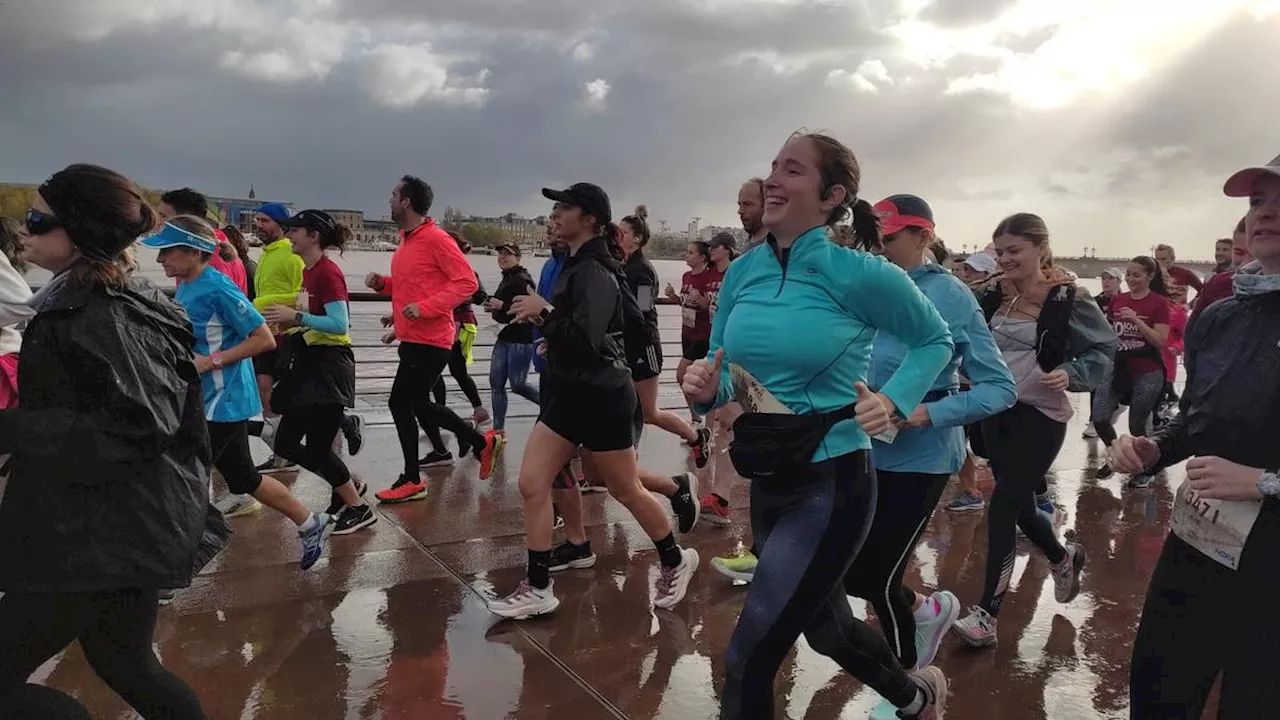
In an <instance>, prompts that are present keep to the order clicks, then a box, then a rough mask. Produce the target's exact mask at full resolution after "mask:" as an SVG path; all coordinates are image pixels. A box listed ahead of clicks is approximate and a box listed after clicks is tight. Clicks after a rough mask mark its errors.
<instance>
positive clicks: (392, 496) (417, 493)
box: [374, 475, 427, 504]
mask: <svg viewBox="0 0 1280 720" xmlns="http://www.w3.org/2000/svg"><path fill="white" fill-rule="evenodd" d="M426 496H427V482H426V481H425V480H423V479H422V478H411V477H409V476H408V475H401V476H400V479H398V480H396V482H395V484H394V485H392V486H391V487H389V488H387V489H386V490H379V491H378V492H377V493H375V494H374V497H376V498H378V501H379V502H384V503H388V504H394V503H403V502H409V501H411V500H421V499H423V498H425V497H426Z"/></svg>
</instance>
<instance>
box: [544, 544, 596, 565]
mask: <svg viewBox="0 0 1280 720" xmlns="http://www.w3.org/2000/svg"><path fill="white" fill-rule="evenodd" d="M595 564H596V554H595V553H593V552H591V541H590V540H588V541H586V542H585V543H583V544H581V545H574V544H573V543H571V542H569V541H568V540H565V541H564V542H562V543H560V544H559V545H557V546H555V547H554V548H552V549H551V566H550V568H549V569H550V570H551V572H560V571H561V570H585V569H587V568H589V567H591V566H593V565H595Z"/></svg>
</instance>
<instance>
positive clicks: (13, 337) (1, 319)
mask: <svg viewBox="0 0 1280 720" xmlns="http://www.w3.org/2000/svg"><path fill="white" fill-rule="evenodd" d="M30 299H31V286H30V285H28V284H27V280H26V278H24V277H22V275H20V274H19V273H18V271H17V270H14V269H13V265H12V264H11V263H10V262H9V258H7V257H5V256H4V253H0V355H8V354H9V353H16V352H18V351H19V350H21V349H22V334H21V333H19V332H18V329H17V327H16V326H17V325H18V324H19V323H21V322H22V321H24V320H26V319H27V318H29V317H31V316H32V315H34V314H35V310H34V309H32V307H31V306H30V305H28V304H27V301H28V300H30Z"/></svg>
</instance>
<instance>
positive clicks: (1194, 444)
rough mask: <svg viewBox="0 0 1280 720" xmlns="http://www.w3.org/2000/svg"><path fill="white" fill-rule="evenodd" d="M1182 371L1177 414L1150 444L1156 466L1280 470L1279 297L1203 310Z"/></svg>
mask: <svg viewBox="0 0 1280 720" xmlns="http://www.w3.org/2000/svg"><path fill="white" fill-rule="evenodd" d="M1184 364H1185V366H1186V370H1187V387H1186V390H1185V391H1184V392H1183V393H1182V402H1181V405H1180V406H1179V407H1180V411H1181V412H1180V413H1179V415H1178V417H1177V418H1175V419H1174V420H1173V421H1172V422H1170V424H1169V425H1167V426H1166V427H1164V428H1162V429H1161V430H1160V431H1159V432H1158V433H1156V435H1155V436H1154V438H1153V439H1154V440H1155V441H1156V443H1157V444H1158V445H1159V447H1160V466H1161V467H1167V466H1169V465H1174V464H1176V463H1178V462H1181V461H1182V460H1185V459H1186V458H1188V457H1191V456H1195V455H1200V456H1205V455H1213V456H1217V457H1221V458H1223V459H1226V460H1230V461H1231V462H1234V463H1239V464H1241V465H1247V466H1249V467H1256V468H1262V469H1264V470H1275V469H1276V468H1280V442H1277V441H1276V432H1277V429H1280V291H1273V292H1269V293H1264V294H1257V295H1241V294H1240V293H1237V294H1236V295H1235V296H1234V297H1230V298H1226V299H1224V300H1221V301H1219V302H1217V303H1214V304H1213V305H1212V306H1210V307H1209V308H1208V309H1206V310H1205V311H1204V312H1203V313H1202V314H1201V315H1200V317H1199V318H1197V320H1196V322H1194V323H1192V324H1191V326H1190V327H1189V328H1188V329H1187V336H1186V359H1185V363H1184ZM1268 505H1269V506H1272V510H1273V511H1275V510H1277V508H1276V507H1275V505H1276V504H1275V503H1274V502H1272V503H1268Z"/></svg>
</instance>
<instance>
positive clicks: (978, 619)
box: [951, 605, 996, 648]
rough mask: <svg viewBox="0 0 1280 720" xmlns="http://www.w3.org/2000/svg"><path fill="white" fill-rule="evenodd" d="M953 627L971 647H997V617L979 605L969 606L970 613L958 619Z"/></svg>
mask: <svg viewBox="0 0 1280 720" xmlns="http://www.w3.org/2000/svg"><path fill="white" fill-rule="evenodd" d="M951 629H952V630H955V631H956V634H957V635H959V636H960V639H961V640H963V641H964V644H965V645H968V646H969V647H976V648H982V647H995V644H996V619H995V618H993V617H991V615H990V614H989V613H988V612H987V611H986V610H983V609H982V608H980V607H978V606H977V605H974V606H973V607H971V608H969V614H968V615H966V616H965V617H962V618H960V619H959V620H957V621H956V622H955V624H954V625H952V626H951Z"/></svg>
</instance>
